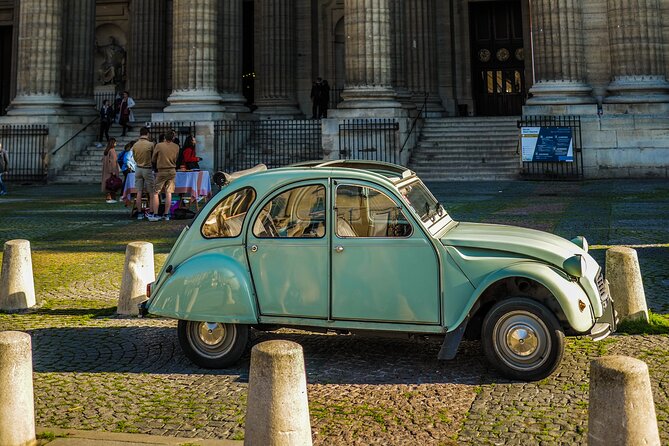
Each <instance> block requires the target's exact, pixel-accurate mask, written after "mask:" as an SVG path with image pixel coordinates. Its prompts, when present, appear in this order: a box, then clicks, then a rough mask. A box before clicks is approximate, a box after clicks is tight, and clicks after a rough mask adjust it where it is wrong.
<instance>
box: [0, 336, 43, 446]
mask: <svg viewBox="0 0 669 446" xmlns="http://www.w3.org/2000/svg"><path fill="white" fill-rule="evenodd" d="M33 444H36V438H35V408H34V402H33V363H32V348H31V343H30V335H28V334H27V333H22V332H19V331H3V332H0V445H3V446H28V445H33Z"/></svg>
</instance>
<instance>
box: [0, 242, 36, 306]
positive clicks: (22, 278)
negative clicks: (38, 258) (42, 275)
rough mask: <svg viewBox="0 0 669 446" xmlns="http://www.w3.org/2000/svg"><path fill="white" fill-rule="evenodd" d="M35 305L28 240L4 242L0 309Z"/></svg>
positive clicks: (0, 279)
mask: <svg viewBox="0 0 669 446" xmlns="http://www.w3.org/2000/svg"><path fill="white" fill-rule="evenodd" d="M33 306H35V282H34V280H33V264H32V258H31V255H30V242H29V241H28V240H9V241H7V242H5V248H4V252H3V257H2V276H1V277H0V310H4V311H13V310H25V309H26V308H30V307H33Z"/></svg>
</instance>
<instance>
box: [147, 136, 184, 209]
mask: <svg viewBox="0 0 669 446" xmlns="http://www.w3.org/2000/svg"><path fill="white" fill-rule="evenodd" d="M174 136H175V132H174V131H173V130H170V131H169V132H167V135H166V141H165V142H161V143H158V144H156V148H155V150H154V151H153V158H152V159H153V164H154V166H155V171H156V184H155V187H154V189H153V195H154V196H153V200H155V202H156V203H157V202H158V195H159V194H160V193H161V192H164V193H165V201H164V203H165V207H164V210H163V217H162V218H163V219H164V220H169V219H170V206H171V205H172V193H174V187H175V179H176V176H177V171H176V167H177V157H178V156H179V146H178V145H176V144H175V143H174V142H172V141H173V140H174ZM156 214H157V208H156V212H154V214H153V215H152V216H149V221H158V220H160V219H161V217H160V215H156Z"/></svg>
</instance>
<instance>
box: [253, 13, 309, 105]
mask: <svg viewBox="0 0 669 446" xmlns="http://www.w3.org/2000/svg"><path fill="white" fill-rule="evenodd" d="M255 16H256V27H257V29H258V33H257V34H256V36H257V38H258V41H257V42H256V53H257V54H258V56H257V58H256V67H257V69H256V80H255V96H256V99H255V103H256V105H257V106H258V109H257V110H256V113H258V114H262V115H270V116H276V117H279V118H293V117H296V116H298V115H301V112H300V110H299V109H298V107H297V90H296V89H297V85H296V77H297V75H296V74H297V70H296V55H295V0H258V1H256V2H255Z"/></svg>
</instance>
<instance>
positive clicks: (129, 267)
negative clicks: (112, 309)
mask: <svg viewBox="0 0 669 446" xmlns="http://www.w3.org/2000/svg"><path fill="white" fill-rule="evenodd" d="M155 278H156V272H155V269H154V264H153V245H152V244H151V243H148V242H131V243H128V246H127V247H126V249H125V266H124V267H123V279H122V280H121V290H120V292H119V296H118V308H117V310H116V312H117V313H118V314H126V315H133V316H137V315H138V314H139V309H138V308H137V304H139V303H140V302H143V301H145V300H146V285H147V284H148V283H151V282H153V281H154V280H155Z"/></svg>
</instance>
